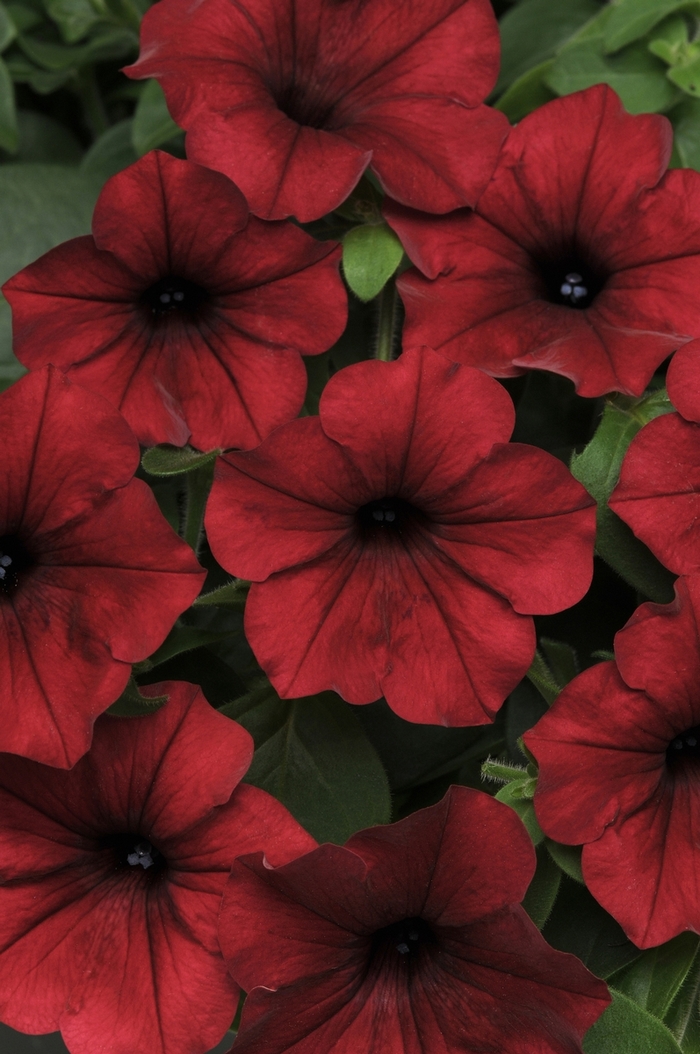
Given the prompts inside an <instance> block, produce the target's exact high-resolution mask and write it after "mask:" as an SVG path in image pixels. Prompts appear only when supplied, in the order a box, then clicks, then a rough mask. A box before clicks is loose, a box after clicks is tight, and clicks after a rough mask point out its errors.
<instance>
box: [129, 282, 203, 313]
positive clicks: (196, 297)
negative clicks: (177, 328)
mask: <svg viewBox="0 0 700 1054" xmlns="http://www.w3.org/2000/svg"><path fill="white" fill-rule="evenodd" d="M208 298H209V297H208V293H207V291H206V290H205V289H202V287H201V286H199V285H197V284H196V283H195V282H190V281H189V279H187V278H178V276H177V275H166V277H165V278H161V279H160V281H159V282H156V283H155V285H152V286H151V287H150V289H147V290H146V292H145V293H144V294H143V298H142V299H143V302H144V304H145V305H146V306H147V307H148V308H150V310H151V311H152V312H153V314H154V315H163V314H165V313H166V312H169V311H177V312H182V313H183V314H188V315H194V314H196V312H197V311H199V309H200V308H201V307H202V305H203V304H205V303H206V301H207V300H208Z"/></svg>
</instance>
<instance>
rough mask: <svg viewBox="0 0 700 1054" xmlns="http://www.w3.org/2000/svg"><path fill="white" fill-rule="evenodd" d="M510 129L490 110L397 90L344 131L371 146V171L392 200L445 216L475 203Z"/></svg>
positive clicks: (489, 175)
mask: <svg viewBox="0 0 700 1054" xmlns="http://www.w3.org/2000/svg"><path fill="white" fill-rule="evenodd" d="M509 127H510V126H509V124H508V121H507V119H506V117H505V115H504V114H501V113H499V111H498V110H493V109H492V108H491V107H490V106H474V107H469V108H468V107H465V106H463V105H462V104H460V103H459V102H457V101H456V100H454V99H446V98H445V97H444V96H442V95H440V96H437V97H433V98H430V97H421V96H419V95H417V94H415V95H413V96H411V95H408V94H407V95H401V94H399V89H398V86H396V88H395V89H394V94H393V97H392V98H389V99H387V100H382V101H380V102H375V103H372V104H371V105H369V106H368V107H367V108H366V109H365V110H363V111H362V113H361V114H360V115H359V116H358V117H357V119H356V120H355V121H354V122H353V124H352V125H350V126H349V127H347V128H345V129H344V130H343V133H344V135H345V136H347V138H349V139H350V140H352V142H354V143H355V144H356V145H357V146H360V145H362V146H364V147H365V148H366V147H371V149H372V162H371V167H372V170H373V171H374V172H375V173H376V175H377V178H378V179H379V182H380V183H381V184H382V186H383V188H384V189H385V191H386V192H387V193H388V194H390V195H391V197H392V198H395V199H396V200H397V201H401V202H405V203H406V204H408V205H411V206H413V207H414V208H417V209H425V210H426V211H432V212H437V213H444V212H450V211H451V210H452V209H458V208H460V207H461V206H463V205H474V204H475V203H476V201H477V199H478V197H479V195H480V194H481V192H482V190H483V188H484V187H485V186H486V184H487V183H488V181H489V179H490V177H491V174H492V173H493V170H494V167H495V164H496V158H497V156H498V152H499V150H500V147H501V144H502V142H503V140H504V139H505V137H506V135H507V134H508V130H509ZM436 128H439V129H440V135H437V136H436V134H435V129H436ZM476 143H478V144H479V148H478V150H475V149H474V145H473V144H476Z"/></svg>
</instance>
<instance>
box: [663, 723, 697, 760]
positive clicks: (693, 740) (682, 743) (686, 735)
mask: <svg viewBox="0 0 700 1054" xmlns="http://www.w3.org/2000/svg"><path fill="white" fill-rule="evenodd" d="M686 761H693V762H695V761H700V725H695V726H694V727H693V728H689V729H688V730H687V731H686V732H680V733H679V734H678V735H677V736H674V737H673V739H672V740H671V742H670V743H669V745H668V747H667V748H666V764H667V765H669V766H670V767H671V768H673V767H674V766H675V765H678V764H679V763H680V762H686Z"/></svg>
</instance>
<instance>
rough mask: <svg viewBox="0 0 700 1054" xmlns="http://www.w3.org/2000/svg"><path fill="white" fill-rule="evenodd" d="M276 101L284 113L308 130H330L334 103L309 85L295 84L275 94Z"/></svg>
mask: <svg viewBox="0 0 700 1054" xmlns="http://www.w3.org/2000/svg"><path fill="white" fill-rule="evenodd" d="M274 94H275V101H276V103H277V105H278V106H279V108H280V110H281V111H282V113H286V115H287V117H289V118H290V119H291V120H292V121H296V123H297V124H303V125H306V127H307V128H329V127H330V126H331V118H332V114H333V107H334V102H333V101H332V100H331V99H329V98H326V97H324V93H323V92H322V91H321V90H318V91H316V92H314V91H313V90H312V89H311V88H310V87H309V86H308V85H306V84H300V83H297V82H293V83H291V84H288V85H286V86H285V87H283V88H282V89H280V90H279V91H276V92H275V93H274Z"/></svg>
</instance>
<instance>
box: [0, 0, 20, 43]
mask: <svg viewBox="0 0 700 1054" xmlns="http://www.w3.org/2000/svg"><path fill="white" fill-rule="evenodd" d="M16 36H17V27H16V25H15V23H14V21H13V19H12V16H11V15H10V12H9V11H8V10H7V8H6V7H5V5H4V4H3V3H1V2H0V51H4V50H5V48H6V47H7V46H8V44H11V43H12V41H13V40H14V39H15V37H16Z"/></svg>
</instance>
